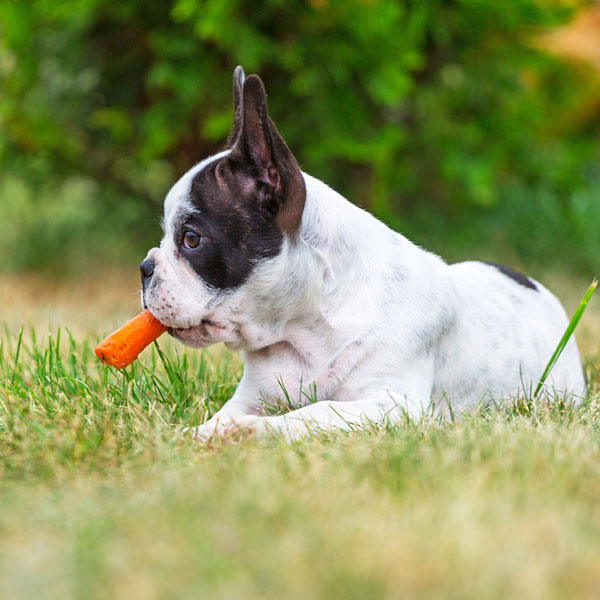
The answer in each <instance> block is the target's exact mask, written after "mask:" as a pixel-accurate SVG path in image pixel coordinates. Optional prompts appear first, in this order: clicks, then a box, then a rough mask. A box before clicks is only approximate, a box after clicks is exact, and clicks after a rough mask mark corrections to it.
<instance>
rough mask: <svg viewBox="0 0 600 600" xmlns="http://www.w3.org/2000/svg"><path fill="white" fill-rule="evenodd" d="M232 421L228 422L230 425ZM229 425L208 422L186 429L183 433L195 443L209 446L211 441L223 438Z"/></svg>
mask: <svg viewBox="0 0 600 600" xmlns="http://www.w3.org/2000/svg"><path fill="white" fill-rule="evenodd" d="M229 422H230V421H227V423H229ZM227 423H222V422H220V421H207V422H206V423H203V424H202V425H198V427H186V428H185V429H184V430H183V431H182V435H183V436H186V437H191V438H192V439H193V440H194V441H195V442H199V443H200V444H208V443H210V442H211V441H213V440H215V439H217V438H221V437H223V432H224V430H225V427H226V425H227Z"/></svg>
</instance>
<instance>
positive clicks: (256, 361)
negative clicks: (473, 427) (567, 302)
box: [141, 67, 585, 440]
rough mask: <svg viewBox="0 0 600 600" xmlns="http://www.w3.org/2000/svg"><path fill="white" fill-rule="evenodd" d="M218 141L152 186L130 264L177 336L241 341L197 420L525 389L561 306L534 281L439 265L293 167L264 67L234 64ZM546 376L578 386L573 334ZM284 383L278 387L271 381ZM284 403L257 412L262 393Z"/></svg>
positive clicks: (464, 402)
mask: <svg viewBox="0 0 600 600" xmlns="http://www.w3.org/2000/svg"><path fill="white" fill-rule="evenodd" d="M234 92H235V97H236V108H235V117H234V130H233V132H232V135H231V136H230V144H229V148H228V149H227V150H225V151H224V152H221V153H220V154H217V155H215V156H213V157H210V158H208V159H206V160H205V161H203V162H202V163H200V164H198V165H196V166H195V167H194V168H192V169H191V170H190V171H189V172H188V173H186V174H185V175H184V176H183V177H182V178H181V179H180V180H179V182H177V184H176V185H175V186H174V187H173V188H172V189H171V191H170V192H169V194H168V196H167V199H166V201H165V218H164V228H165V237H164V238H163V241H162V243H161V246H160V248H156V249H153V250H151V251H150V253H149V255H148V257H147V258H146V260H145V261H144V262H143V263H142V267H141V268H142V279H143V282H144V294H143V296H144V300H143V301H144V304H145V305H147V306H148V307H149V308H150V310H151V311H152V312H153V314H154V315H155V316H156V317H157V318H158V319H159V320H160V321H162V322H163V323H165V324H166V325H168V326H169V327H170V328H171V333H172V334H173V335H174V336H175V337H177V338H179V339H180V340H181V341H183V342H184V343H187V344H189V345H193V346H206V345H209V344H211V343H214V342H218V341H223V342H225V344H226V345H227V346H228V347H230V348H232V349H235V350H240V351H242V352H243V354H244V358H245V369H244V375H243V377H242V380H241V381H240V384H239V386H238V388H237V390H236V392H235V394H234V396H233V397H232V399H231V400H230V401H229V402H227V403H226V404H225V405H224V406H223V408H222V409H221V410H220V411H218V413H217V414H215V415H214V417H213V418H212V419H210V420H209V421H208V422H207V423H205V424H204V425H201V426H200V427H197V428H196V429H195V430H194V434H195V436H196V437H197V438H198V439H200V440H206V439H208V438H210V437H211V436H213V435H221V434H223V433H228V432H230V431H231V430H232V426H233V427H234V428H243V429H245V430H250V431H252V432H254V433H255V434H261V433H263V432H267V431H269V430H273V431H275V432H280V433H282V434H283V435H284V436H285V437H286V438H287V439H296V438H298V437H299V436H302V435H304V434H306V433H307V432H308V431H309V430H311V429H312V428H320V429H350V428H354V427H356V426H360V425H361V424H364V423H367V422H376V423H381V422H382V421H383V420H388V421H391V422H394V421H398V420H400V419H401V418H402V417H403V414H404V411H407V412H408V413H409V414H410V415H411V416H415V417H417V416H419V415H420V414H421V413H422V412H423V411H424V410H428V409H429V407H430V406H431V403H432V402H433V403H435V404H436V405H438V406H446V405H447V404H448V403H451V404H452V406H453V407H455V408H469V407H471V406H473V405H475V404H477V403H479V402H481V401H489V400H501V399H502V398H507V397H517V396H519V395H523V394H527V395H529V394H530V392H531V389H532V387H533V388H534V387H535V386H536V385H537V382H538V380H539V377H540V376H541V373H542V371H543V369H544V366H545V365H546V363H547V361H548V359H549V358H550V355H551V354H552V352H553V350H554V348H555V346H556V344H557V343H558V341H559V339H560V337H561V335H562V333H563V331H564V329H565V327H566V325H567V318H566V315H565V312H564V310H563V309H562V307H561V305H560V303H559V301H558V300H557V299H556V298H555V297H554V296H553V295H552V294H551V293H550V292H549V291H548V290H546V289H545V288H544V287H542V286H541V285H540V284H539V283H537V282H533V281H532V280H530V279H528V278H526V277H524V276H522V275H520V274H517V273H515V272H512V271H510V270H507V269H505V268H503V267H499V266H496V265H490V264H485V263H480V262H465V263H459V264H455V265H451V266H449V265H447V264H446V263H444V262H443V261H442V260H441V259H440V258H438V257H437V256H435V255H433V254H431V253H429V252H426V251H424V250H422V249H420V248H418V247H417V246H415V245H414V244H412V243H411V242H410V241H408V240H407V239H406V238H404V237H403V236H402V235H400V234H398V233H395V232H393V231H391V230H390V229H389V228H387V227H386V226H385V225H384V224H382V223H381V222H379V221H378V220H377V219H375V218H374V217H372V216H371V215H370V214H368V213H366V212H365V211H363V210H361V209H360V208H358V207H356V206H354V205H353V204H351V203H350V202H348V201H347V200H345V199H344V198H343V197H342V196H340V195H339V194H337V193H336V192H334V191H333V190H332V189H330V188H329V187H327V186H326V185H325V184H324V183H322V182H320V181H319V180H317V179H315V178H313V177H310V176H309V175H306V174H304V173H302V172H301V171H300V169H299V168H298V165H297V163H296V161H295V159H294V158H293V156H292V155H291V153H290V152H289V150H288V148H287V146H286V145H285V143H284V142H283V140H282V139H281V137H280V136H279V134H278V133H277V130H276V129H275V126H274V125H273V123H272V121H271V120H270V119H269V117H268V113H267V109H266V98H265V94H264V88H263V86H262V82H260V79H258V78H257V77H256V76H251V77H248V78H247V79H246V80H245V81H244V76H243V72H242V71H241V69H240V68H239V67H238V69H236V72H235V74H234ZM548 384H549V387H550V388H551V389H553V390H556V391H558V392H559V393H561V394H570V395H572V396H573V397H575V398H577V397H581V396H582V395H583V394H584V393H585V382H584V375H583V371H582V367H581V362H580V359H579V354H578V351H577V347H576V345H575V341H574V340H573V339H572V340H571V341H570V342H569V344H568V345H567V347H566V349H565V350H564V352H563V355H562V356H561V358H560V359H559V361H558V363H557V364H556V366H555V367H554V369H553V371H552V373H551V376H550V378H549V382H548ZM284 390H285V391H284ZM283 398H285V400H283V402H284V406H286V407H289V408H292V409H293V410H291V411H290V412H288V413H287V414H284V415H281V416H267V415H268V414H269V408H268V405H269V404H273V405H277V404H278V403H281V402H282V399H283Z"/></svg>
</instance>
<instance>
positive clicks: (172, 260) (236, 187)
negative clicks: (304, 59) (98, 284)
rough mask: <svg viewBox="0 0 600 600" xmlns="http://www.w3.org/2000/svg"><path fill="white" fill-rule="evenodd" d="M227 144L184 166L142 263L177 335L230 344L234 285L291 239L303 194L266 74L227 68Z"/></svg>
mask: <svg viewBox="0 0 600 600" xmlns="http://www.w3.org/2000/svg"><path fill="white" fill-rule="evenodd" d="M233 93H234V120H233V128H232V131H231V134H230V136H229V138H228V142H227V149H226V150H224V151H223V152H220V153H219V154H216V155H214V156H211V157H209V158H207V159H206V160H204V161H202V162H200V163H199V164H197V165H196V166H195V167H193V168H192V169H190V170H189V171H188V172H187V173H186V174H185V175H183V177H181V179H180V180H179V181H178V182H177V183H176V184H175V185H174V186H173V187H172V188H171V190H170V191H169V193H168V194H167V197H166V199H165V206H164V217H163V229H164V237H163V239H162V242H161V245H160V247H159V248H153V249H152V250H150V252H149V253H148V255H147V257H146V259H145V260H144V261H143V262H142V264H141V265H140V270H141V274H142V301H143V304H144V305H145V306H146V307H148V308H149V309H150V311H151V312H152V313H153V314H154V315H155V316H156V317H157V318H158V319H159V320H160V321H162V322H163V323H164V324H165V325H167V326H169V327H170V328H171V332H172V333H173V335H174V336H175V337H177V338H179V339H180V340H181V341H183V342H184V343H186V344H189V345H194V346H206V345H208V344H211V343H213V342H216V341H225V342H231V343H236V342H237V341H238V340H237V339H235V338H236V336H238V335H239V333H238V332H236V331H234V328H233V327H232V324H231V322H230V316H231V314H232V312H235V311H237V310H239V307H235V306H232V305H231V303H232V302H234V299H235V298H238V300H239V297H240V294H239V291H240V290H241V289H243V287H244V286H245V285H247V283H248V281H249V280H250V279H251V277H252V275H253V273H254V272H255V271H256V269H257V268H259V266H260V265H261V264H264V263H265V261H271V260H274V259H275V258H276V257H277V256H278V255H279V254H280V252H281V251H282V247H283V244H284V239H286V238H287V239H289V240H290V241H292V242H293V240H294V239H295V237H296V235H297V233H298V229H299V227H300V222H301V219H302V212H303V209H304V203H305V198H306V191H305V187H304V179H303V177H302V173H301V172H300V168H299V167H298V163H297V162H296V160H295V158H294V157H293V155H292V153H291V152H290V151H289V149H288V147H287V145H286V144H285V142H284V141H283V139H282V137H281V136H280V135H279V133H278V131H277V129H276V128H275V125H274V124H273V121H272V120H271V119H270V117H269V114H268V111H267V98H266V94H265V89H264V86H263V83H262V81H261V80H260V78H259V77H258V76H256V75H250V76H249V77H247V78H245V77H244V71H243V70H242V68H241V67H237V68H236V70H235V71H234V74H233Z"/></svg>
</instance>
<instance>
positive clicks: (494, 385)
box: [434, 261, 586, 406]
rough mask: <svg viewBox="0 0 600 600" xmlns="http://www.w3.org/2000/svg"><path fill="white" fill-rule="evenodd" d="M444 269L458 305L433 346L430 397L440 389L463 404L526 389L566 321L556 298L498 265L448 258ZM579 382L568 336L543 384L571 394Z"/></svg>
mask: <svg viewBox="0 0 600 600" xmlns="http://www.w3.org/2000/svg"><path fill="white" fill-rule="evenodd" d="M448 273H449V284H450V285H451V287H452V293H453V296H454V298H455V301H456V303H457V305H458V306H460V310H459V311H458V312H457V316H456V321H455V323H454V326H453V328H452V331H451V332H449V334H448V335H447V336H446V338H445V339H444V341H443V342H442V344H440V348H439V350H438V352H439V357H438V358H437V365H438V368H437V369H436V377H435V384H434V397H437V398H440V397H441V396H442V395H443V394H447V396H448V397H449V398H452V399H453V402H454V403H460V404H463V403H464V405H465V406H469V405H472V404H474V403H477V402H479V401H481V400H491V399H496V400H500V399H502V398H506V397H513V398H515V397H518V396H525V397H531V396H532V394H533V391H534V389H535V386H536V385H537V382H538V381H539V379H540V377H541V375H542V372H543V370H544V368H545V366H546V364H547V363H548V361H549V359H550V357H551V356H552V353H553V352H554V350H555V348H556V346H557V344H558V342H559V341H560V339H561V337H562V335H563V333H564V331H565V329H566V327H567V324H568V319H567V316H566V314H565V311H564V309H563V307H562V306H561V304H560V302H559V301H558V299H557V298H556V297H555V296H554V295H553V294H552V293H551V292H550V291H549V290H547V289H546V288H545V287H544V286H543V285H541V284H540V283H539V282H537V281H534V280H532V279H530V278H528V277H525V276H524V275H521V274H520V273H516V272H514V271H512V270H510V269H506V268H505V267H501V266H500V265H494V264H486V263H482V262H475V261H469V262H463V263H458V264H455V265H451V266H449V267H448ZM482 382H485V384H486V388H485V389H482V387H481V384H482ZM585 387H586V385H585V378H584V374H583V370H582V368H581V361H580V358H579V352H578V350H577V345H576V343H575V339H574V338H572V339H571V340H570V341H569V343H568V344H567V346H566V348H565V349H564V351H563V353H562V355H561V357H560V358H559V360H558V362H557V363H556V365H555V367H554V369H553V370H552V372H551V374H550V376H549V378H548V380H547V382H546V392H547V394H548V395H549V396H552V394H553V392H554V391H557V393H559V394H560V395H562V394H564V393H565V392H567V393H569V394H570V395H572V397H573V398H574V399H575V400H577V399H579V398H581V397H583V395H584V394H585Z"/></svg>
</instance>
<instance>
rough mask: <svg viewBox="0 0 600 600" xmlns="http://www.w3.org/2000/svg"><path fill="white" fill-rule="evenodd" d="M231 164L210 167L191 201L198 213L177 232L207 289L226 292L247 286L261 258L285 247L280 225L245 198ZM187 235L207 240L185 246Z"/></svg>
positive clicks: (201, 176)
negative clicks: (184, 240)
mask: <svg viewBox="0 0 600 600" xmlns="http://www.w3.org/2000/svg"><path fill="white" fill-rule="evenodd" d="M226 162H227V159H221V160H219V161H217V162H215V163H213V164H210V165H208V166H207V167H206V168H205V169H203V170H202V171H200V173H198V174H197V175H196V176H195V177H194V179H193V181H192V186H191V192H190V200H191V203H192V205H193V206H194V209H195V210H194V212H193V213H192V214H191V215H189V216H188V218H187V219H186V220H185V221H184V222H183V223H182V224H181V226H180V227H179V228H178V229H177V230H176V231H175V232H174V235H175V240H174V241H175V244H176V246H177V247H178V248H179V249H180V252H181V255H182V256H183V257H184V258H185V259H186V260H187V261H188V262H189V263H190V265H191V266H192V268H193V269H194V270H195V271H196V273H198V275H199V276H200V277H201V278H202V280H203V281H204V282H205V283H206V284H207V285H209V286H211V287H213V288H217V289H221V290H227V289H232V288H236V287H238V286H240V285H242V284H243V283H244V282H245V281H246V279H247V278H248V276H249V275H250V273H251V272H252V269H253V268H254V266H255V265H256V264H257V263H258V262H259V261H260V260H261V259H264V258H270V257H273V256H276V255H277V254H278V253H279V252H280V250H281V244H282V242H283V233H282V232H281V230H280V229H279V227H277V223H276V222H275V220H274V219H273V218H270V217H269V216H268V215H265V214H263V213H262V212H261V211H260V210H259V208H258V207H256V206H254V205H253V204H252V199H251V198H246V197H245V194H244V191H243V190H242V189H240V184H239V180H238V178H236V177H235V176H234V175H233V174H232V173H231V167H230V165H229V164H224V163H226ZM217 169H220V170H221V175H220V176H219V179H220V181H219V180H218V179H217V176H216V170H217ZM226 173H227V174H226ZM186 230H192V231H194V232H195V233H197V234H198V235H200V236H201V237H202V241H201V242H200V244H199V245H198V246H197V247H196V248H192V249H188V248H186V247H185V246H184V245H183V235H184V232H185V231H186Z"/></svg>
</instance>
